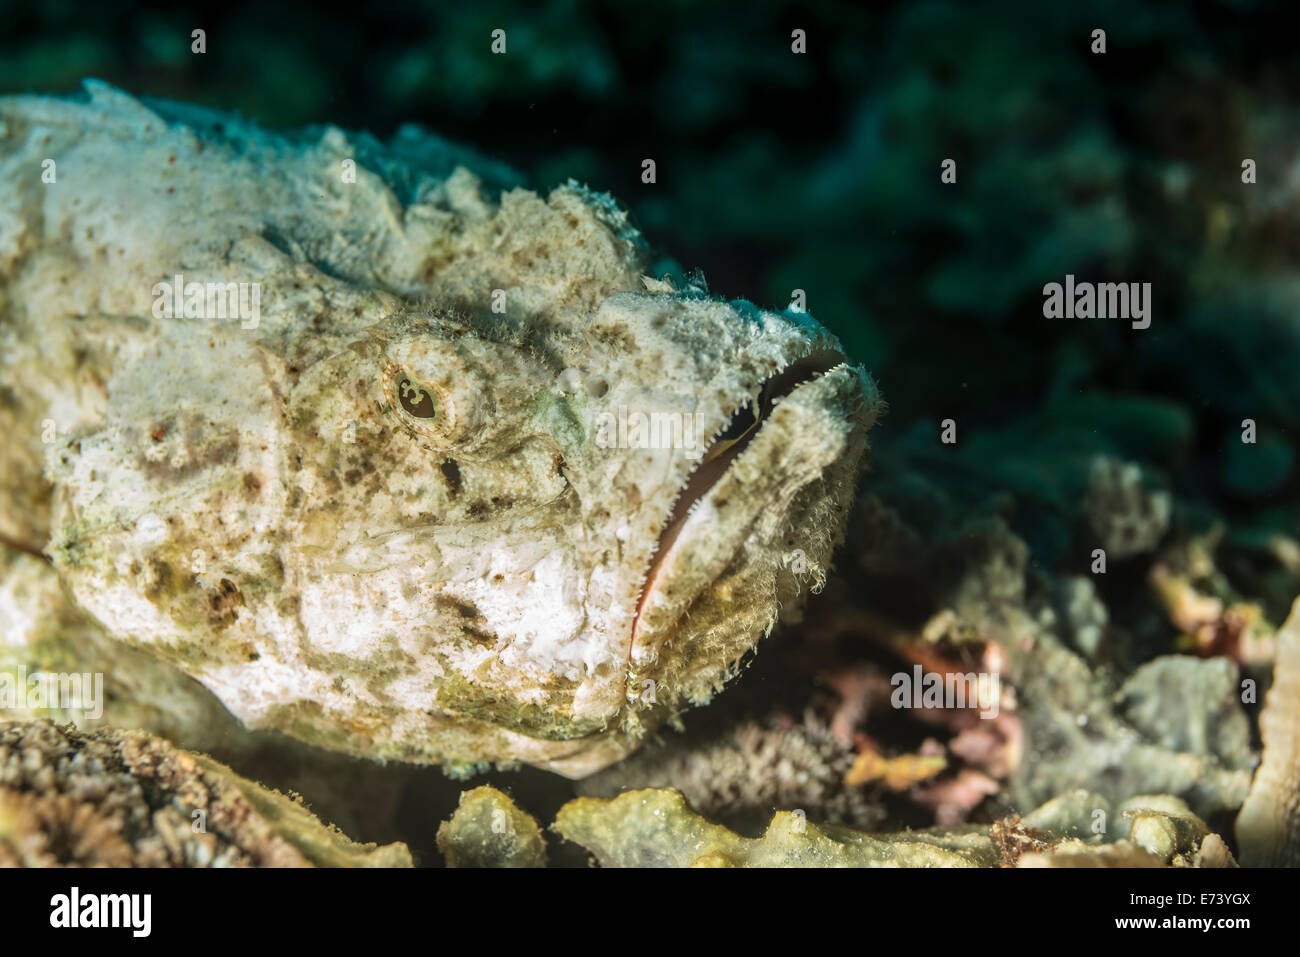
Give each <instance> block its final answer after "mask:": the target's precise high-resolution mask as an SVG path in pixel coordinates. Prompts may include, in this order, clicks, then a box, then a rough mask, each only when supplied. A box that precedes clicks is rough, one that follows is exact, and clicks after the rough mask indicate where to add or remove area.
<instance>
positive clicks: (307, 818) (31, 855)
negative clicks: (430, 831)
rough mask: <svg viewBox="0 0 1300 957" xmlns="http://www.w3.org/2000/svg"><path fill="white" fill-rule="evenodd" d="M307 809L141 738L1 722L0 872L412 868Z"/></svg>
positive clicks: (400, 853)
mask: <svg viewBox="0 0 1300 957" xmlns="http://www.w3.org/2000/svg"><path fill="white" fill-rule="evenodd" d="M410 863H411V855H410V852H409V851H407V849H406V846H405V845H403V844H390V845H387V846H384V847H377V846H375V845H373V844H367V845H360V844H355V843H353V842H352V841H350V840H349V839H348V838H347V837H345V836H344V835H343V834H342V833H340V832H339V831H338V830H336V829H333V828H330V827H327V826H325V825H324V824H322V823H321V822H320V821H319V820H318V819H317V818H316V817H315V816H314V815H313V814H312V813H311V812H310V811H308V810H307V808H306V807H304V806H303V805H302V804H300V803H298V802H296V801H294V800H291V799H289V798H287V797H285V796H284V795H282V794H279V793H277V792H274V791H270V790H268V789H266V788H264V787H262V786H261V785H258V784H255V783H253V782H252V781H248V780H245V779H243V778H240V777H239V776H238V775H236V774H234V773H233V772H232V771H231V770H230V769H229V768H227V767H225V766H224V765H221V764H218V763H217V762H215V761H213V760H211V759H210V758H206V757H204V756H202V755H198V754H192V753H190V752H188V751H181V750H179V749H177V748H175V747H173V746H172V745H170V744H168V743H167V742H166V741H163V740H161V739H159V738H154V737H151V736H149V735H147V734H145V733H144V732H141V731H114V730H111V729H105V730H100V731H93V732H89V733H85V734H83V733H81V732H78V731H76V730H74V729H72V728H60V727H58V726H57V725H55V724H53V723H52V722H50V721H45V720H40V721H28V722H22V721H5V722H0V865H8V866H26V867H48V866H54V865H76V866H109V867H126V866H137V867H182V866H184V867H246V866H260V867H311V866H321V867H365V866H377V867H404V866H406V867H409V866H410Z"/></svg>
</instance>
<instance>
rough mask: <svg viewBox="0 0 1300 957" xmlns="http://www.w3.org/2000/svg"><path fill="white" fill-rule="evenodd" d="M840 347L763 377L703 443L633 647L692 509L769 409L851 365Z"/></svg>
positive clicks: (758, 431) (673, 515)
mask: <svg viewBox="0 0 1300 957" xmlns="http://www.w3.org/2000/svg"><path fill="white" fill-rule="evenodd" d="M850 366H851V364H850V362H849V360H848V358H847V357H846V356H845V355H844V354H843V353H841V352H839V351H837V350H832V349H824V350H820V351H817V352H813V353H810V354H808V355H806V356H804V357H802V358H800V359H796V360H794V361H793V362H791V363H789V364H788V365H786V366H784V367H782V368H781V369H779V370H778V371H777V372H775V373H774V374H772V375H771V376H770V377H769V378H768V379H766V380H765V381H764V383H763V385H762V386H761V387H760V389H759V392H758V395H757V397H756V398H755V399H751V400H749V401H748V402H745V403H744V404H742V405H741V406H740V407H739V408H737V409H736V411H735V412H733V413H732V416H731V419H730V420H729V421H728V423H727V425H726V426H725V427H724V428H723V429H722V430H721V431H720V432H719V433H718V434H717V435H716V436H714V438H713V439H712V441H711V442H710V443H709V445H708V446H707V447H706V449H705V451H704V454H703V456H701V458H700V461H699V463H698V464H697V465H696V466H695V468H694V469H693V470H692V472H691V473H690V475H689V476H688V477H687V479H686V482H685V484H684V485H683V486H682V489H681V491H680V492H679V493H678V495H677V499H676V501H675V502H674V503H673V507H672V510H671V511H670V512H669V514H668V517H667V521H666V524H665V525H664V529H663V531H662V532H661V533H660V535H659V540H658V544H657V546H656V549H655V553H654V558H653V560H652V561H651V564H650V568H649V570H648V571H647V572H646V576H645V580H644V583H643V585H642V588H641V596H640V599H639V600H638V602H637V606H636V614H635V616H634V618H633V623H632V652H633V653H635V651H636V649H637V645H638V641H639V639H640V638H641V633H642V625H643V619H644V615H645V612H646V609H647V605H648V603H649V601H650V599H651V597H652V596H653V595H654V594H655V593H656V591H657V590H658V589H660V588H661V587H662V586H663V585H664V579H665V573H666V570H667V568H668V565H669V563H670V559H671V557H672V556H673V554H674V551H675V546H676V545H677V544H678V542H679V540H680V539H681V536H682V533H683V531H684V530H685V528H686V525H687V523H688V521H689V520H690V518H691V516H692V514H693V512H694V511H695V509H696V508H697V506H699V505H700V503H701V502H704V501H705V500H706V499H708V498H709V496H710V493H712V492H713V491H714V489H716V488H717V486H718V484H719V483H720V482H721V481H722V480H723V479H724V477H726V476H727V475H728V474H729V473H730V471H731V469H732V467H733V465H734V464H735V462H736V460H737V459H739V458H740V456H741V455H742V454H743V453H744V452H745V451H746V449H748V448H749V447H750V446H751V445H752V444H753V443H754V442H755V441H756V440H757V439H758V438H759V437H760V436H762V435H763V434H764V431H763V430H764V427H765V425H766V424H767V421H768V419H769V417H770V416H771V415H772V412H773V410H774V409H775V408H776V407H777V405H778V404H779V403H780V402H781V400H782V399H785V398H787V397H788V396H790V395H792V394H793V393H795V392H796V391H797V390H799V389H801V388H803V387H805V386H808V385H810V384H811V383H813V382H815V381H817V380H819V379H821V378H822V377H823V376H826V375H828V374H830V373H833V372H836V371H838V370H842V369H848V368H850Z"/></svg>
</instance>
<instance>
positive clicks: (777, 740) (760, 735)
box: [578, 708, 885, 828]
mask: <svg viewBox="0 0 1300 957" xmlns="http://www.w3.org/2000/svg"><path fill="white" fill-rule="evenodd" d="M853 763H854V751H853V749H852V747H851V746H850V745H848V744H845V743H844V742H842V741H840V740H838V739H837V738H836V736H835V735H834V734H833V733H832V732H831V730H830V727H829V726H828V724H827V722H826V721H825V720H823V719H822V718H821V717H819V716H818V714H817V713H816V711H815V710H814V709H812V708H808V709H806V710H805V711H804V713H803V715H802V718H801V719H800V720H798V721H796V720H794V719H792V718H790V717H789V716H785V715H776V716H773V717H771V718H769V719H767V720H765V721H762V722H760V721H757V720H753V719H742V720H739V721H737V722H735V723H731V724H728V725H727V726H726V727H724V728H723V729H722V730H721V731H720V732H719V733H717V734H716V735H712V736H708V737H705V738H703V739H702V740H701V739H696V738H687V739H686V740H676V741H669V742H668V743H667V744H664V745H659V746H652V747H647V748H645V749H643V750H642V751H641V752H640V753H639V754H636V755H633V756H632V757H631V758H629V759H628V760H626V761H624V762H623V763H622V764H620V765H618V766H616V767H613V768H610V769H609V770H607V771H603V772H601V773H599V774H596V775H593V776H592V777H590V778H587V779H586V780H584V781H581V782H579V784H578V792H579V793H580V794H583V795H588V796H592V797H609V796H613V795H615V794H617V793H619V792H620V791H623V790H626V789H628V788H652V787H674V788H676V789H678V790H679V791H681V792H682V794H684V795H685V796H686V799H687V800H688V801H690V803H691V805H692V806H693V807H695V808H697V809H698V810H700V811H701V812H702V813H703V814H705V815H706V816H708V817H710V818H714V819H716V820H721V821H727V822H729V823H733V824H736V825H737V826H744V825H746V824H750V823H754V822H755V821H761V820H766V818H767V817H768V816H769V815H770V814H771V812H772V809H773V808H784V809H787V810H795V809H798V810H801V811H802V812H803V813H805V814H806V815H808V817H810V818H812V819H813V820H818V821H828V822H831V823H843V824H851V825H853V826H855V827H863V828H867V827H875V826H878V825H879V824H880V823H881V821H883V820H884V816H885V812H884V809H883V807H882V806H881V805H880V804H879V803H878V802H877V801H875V800H873V799H872V797H871V796H870V795H868V794H866V793H864V792H862V791H860V790H858V789H856V788H846V787H845V786H844V778H845V775H846V774H848V772H849V770H850V769H851V768H852V766H853Z"/></svg>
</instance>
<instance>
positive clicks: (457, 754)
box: [0, 82, 879, 776]
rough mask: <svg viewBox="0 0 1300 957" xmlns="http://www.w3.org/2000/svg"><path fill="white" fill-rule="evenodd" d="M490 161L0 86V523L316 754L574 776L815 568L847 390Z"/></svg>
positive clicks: (238, 708) (94, 601) (742, 646)
mask: <svg viewBox="0 0 1300 957" xmlns="http://www.w3.org/2000/svg"><path fill="white" fill-rule="evenodd" d="M496 169H497V168H496V167H493V166H492V165H491V164H486V163H482V162H479V161H476V160H473V159H470V158H468V157H467V154H466V152H465V151H463V150H458V149H456V148H454V147H451V146H449V145H448V144H447V143H445V142H443V141H441V140H439V139H437V138H436V137H432V136H428V135H425V134H422V133H419V132H418V131H413V130H409V129H408V130H403V131H402V132H400V133H399V134H398V135H397V136H396V137H394V139H393V140H392V141H391V142H390V143H388V144H383V145H381V144H380V143H378V142H377V141H376V140H374V139H373V138H371V137H368V136H365V135H359V136H349V135H345V134H344V133H343V132H341V131H339V130H337V129H334V128H325V129H323V130H321V129H317V130H315V131H307V132H303V133H301V134H296V135H275V134H271V133H267V132H265V131H263V130H261V129H259V128H257V127H256V126H254V125H252V124H250V123H248V122H245V121H241V120H239V119H237V118H233V117H230V116H227V115H224V114H218V113H213V112H210V111H207V110H203V109H200V108H197V107H191V106H185V105H182V104H176V103H165V102H154V101H150V102H148V103H142V102H140V101H137V100H135V99H133V98H131V97H129V96H127V95H125V94H123V93H121V92H119V91H117V90H114V89H112V88H111V87H108V86H106V85H104V84H100V83H95V82H88V83H87V84H86V95H85V96H84V97H81V98H77V99H55V98H46V97H28V96H19V97H10V98H5V99H0V180H2V181H3V182H4V184H5V188H4V190H3V191H0V426H2V427H3V431H4V435H5V438H6V441H5V445H4V447H3V449H2V450H0V466H2V468H0V540H3V541H5V542H7V543H8V545H9V546H10V547H18V548H22V549H24V550H26V551H29V552H34V553H35V552H39V553H43V554H44V555H46V556H48V557H49V559H50V561H51V562H52V563H53V565H54V567H55V569H57V571H58V573H59V575H60V576H61V578H62V579H63V582H64V584H65V587H66V589H67V590H68V591H69V593H70V594H71V595H72V596H73V598H74V599H75V601H76V602H77V603H78V604H79V605H80V606H81V607H82V608H83V609H85V610H86V611H88V612H89V613H90V614H92V615H93V616H94V617H95V618H96V619H98V621H99V622H101V623H102V624H103V625H104V627H105V628H106V629H107V630H108V632H109V633H111V634H112V635H113V636H114V637H115V638H116V639H118V640H120V641H121V642H124V643H127V644H128V645H130V646H132V647H134V648H136V649H141V650H144V651H147V652H148V653H149V654H150V655H153V656H156V657H157V658H158V659H161V660H162V661H165V662H168V663H170V664H171V665H174V666H176V667H178V668H179V669H181V670H182V671H184V672H185V673H187V674H189V675H191V676H193V677H194V678H196V679H197V680H198V681H199V682H201V683H202V684H203V685H204V686H206V687H207V688H208V689H210V690H211V691H212V692H213V693H215V694H216V696H217V697H218V698H219V699H220V700H221V702H222V703H223V704H224V705H225V706H226V707H227V708H228V709H229V710H230V711H231V712H232V713H233V714H234V715H236V716H237V717H238V718H239V719H241V720H242V721H243V722H244V724H245V725H247V726H248V727H252V728H274V729H279V730H282V731H284V732H286V733H288V734H290V735H293V736H296V737H299V738H302V739H304V740H307V741H309V742H312V743H314V744H317V745H320V746H322V747H326V748H330V749H335V750H339V751H345V752H350V753H353V754H357V755H363V756H367V757H371V758H377V759H396V760H402V761H412V762H443V763H447V764H449V765H452V766H453V767H461V768H463V767H465V766H473V765H480V764H482V763H484V762H492V761H495V762H514V761H520V762H526V763H529V764H534V765H538V766H542V767H546V768H550V769H552V770H555V771H558V772H560V773H563V774H567V775H572V776H577V775H583V774H587V773H590V772H592V771H594V770H596V769H599V768H601V767H603V766H605V765H607V764H609V763H611V762H613V761H615V760H617V759H618V758H620V757H622V756H623V755H625V754H627V753H628V752H629V751H631V750H632V749H634V748H635V747H636V745H637V743H638V741H639V740H640V739H641V738H642V737H643V735H644V733H645V731H646V730H647V729H649V728H652V727H654V726H655V725H656V724H658V723H660V722H661V721H663V720H664V719H665V718H666V717H669V716H671V715H673V714H675V713H677V712H679V711H681V710H682V709H683V708H685V707H686V706H687V705H689V704H692V703H702V702H705V701H707V700H708V699H709V697H710V696H711V695H712V694H713V693H714V692H715V691H716V690H717V689H718V688H720V687H721V686H722V684H723V683H724V682H725V681H726V680H727V679H728V678H729V677H730V676H732V675H733V674H734V673H735V672H736V670H737V667H738V663H739V662H740V660H741V658H742V656H744V655H745V654H746V652H748V651H749V650H750V649H752V648H753V647H754V645H755V643H756V642H757V641H758V639H759V638H761V637H762V636H763V635H764V633H765V632H767V631H768V630H769V629H770V627H771V626H772V624H773V623H774V622H775V621H776V620H777V619H778V617H779V616H780V615H781V614H782V613H786V612H790V611H792V610H794V609H796V608H797V605H798V601H799V597H800V595H801V594H802V593H803V592H805V591H807V590H808V588H809V587H810V586H812V587H815V585H816V583H817V581H818V580H819V579H820V578H821V577H822V576H824V574H825V569H826V568H827V567H828V564H829V561H830V557H831V552H832V549H833V547H834V546H835V544H836V543H837V541H838V540H839V539H840V537H841V535H842V530H843V525H844V520H845V513H846V510H847V508H848V506H849V503H850V501H851V499H852V496H853V493H854V489H855V485H856V483H857V480H858V477H859V474H860V471H861V468H862V463H863V460H864V455H865V452H866V448H867V441H866V433H867V431H868V429H869V428H870V427H871V425H872V423H873V421H874V419H875V417H876V414H877V411H878V409H879V400H878V398H877V394H876V391H875V388H874V386H873V385H872V383H871V381H870V379H869V378H868V377H867V375H866V373H865V372H864V371H863V370H862V369H860V368H859V367H857V366H855V365H854V364H852V363H851V362H850V361H849V360H847V359H846V358H845V356H844V355H843V354H842V353H841V351H840V346H839V344H838V342H837V341H836V339H835V338H834V337H833V336H831V335H830V334H829V333H828V332H826V330H824V329H823V328H821V327H820V326H819V325H818V324H817V323H815V322H814V321H812V320H811V319H810V318H809V317H808V316H807V315H806V314H803V313H801V312H798V311H786V312H781V313H777V312H769V311H765V310H762V309H759V308H757V307H755V306H753V305H751V304H750V303H748V302H745V301H734V302H723V301H719V300H717V299H711V298H708V297H707V296H705V295H704V294H702V293H700V292H698V291H696V290H693V289H692V290H687V291H686V292H682V293H678V292H673V291H672V290H671V289H670V288H669V287H668V286H667V285H666V284H664V283H655V282H644V281H643V274H644V273H645V271H646V269H647V263H648V259H647V253H646V248H645V244H644V242H643V241H642V240H641V238H640V236H639V234H638V233H637V232H636V231H635V230H634V229H633V228H632V227H631V226H629V224H628V222H627V220H626V218H625V215H624V214H623V213H622V212H621V211H620V210H619V209H618V207H617V206H616V205H615V204H614V203H613V202H612V201H611V200H610V199H609V198H608V197H607V196H604V195H601V194H598V193H595V192H592V191H590V190H588V189H585V188H583V187H580V186H578V185H577V184H574V183H570V184H568V185H565V186H561V187H559V188H557V189H555V190H554V191H552V192H551V193H550V195H549V196H548V197H546V198H543V197H541V196H539V195H537V194H535V193H532V192H529V191H526V190H523V189H518V188H497V186H498V185H499V183H498V182H497V180H496V179H494V178H495V177H496V176H497V174H496V173H495V170H496ZM472 170H477V172H475V171H472Z"/></svg>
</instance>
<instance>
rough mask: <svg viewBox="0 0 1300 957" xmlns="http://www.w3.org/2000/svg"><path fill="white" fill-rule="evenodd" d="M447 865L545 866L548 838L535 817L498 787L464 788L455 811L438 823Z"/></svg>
mask: <svg viewBox="0 0 1300 957" xmlns="http://www.w3.org/2000/svg"><path fill="white" fill-rule="evenodd" d="M438 850H440V851H441V852H442V855H443V857H445V858H446V859H447V866H448V867H545V866H546V841H545V839H544V838H543V837H542V832H541V829H540V828H539V827H538V826H537V822H536V821H535V820H533V818H532V816H531V815H529V814H526V813H524V812H523V811H521V810H519V808H518V807H517V806H516V805H515V802H514V801H512V800H510V798H508V797H506V795H504V794H502V793H501V792H500V791H498V790H497V789H496V788H493V787H487V786H483V787H477V788H474V789H473V790H470V791H463V792H461V795H460V803H459V805H458V806H457V808H456V813H455V814H453V815H452V816H451V818H450V819H449V820H446V821H443V822H442V824H440V825H439V826H438Z"/></svg>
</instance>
